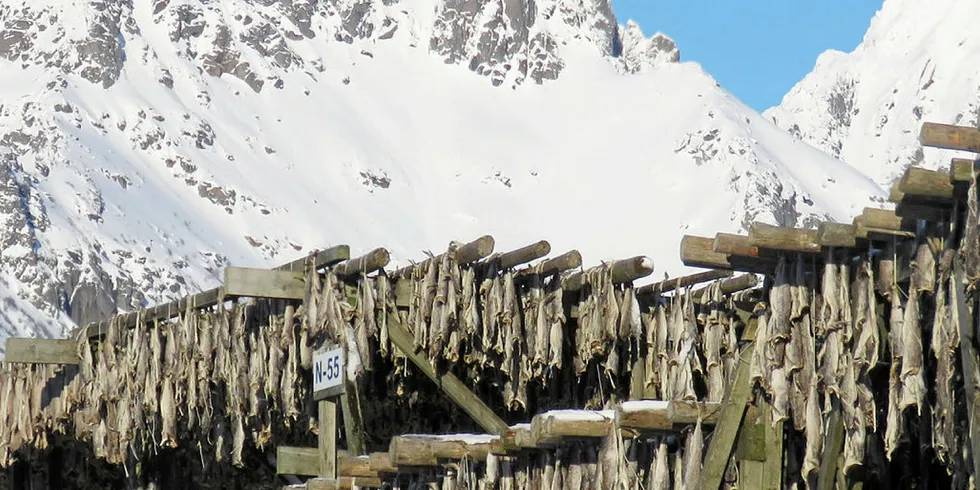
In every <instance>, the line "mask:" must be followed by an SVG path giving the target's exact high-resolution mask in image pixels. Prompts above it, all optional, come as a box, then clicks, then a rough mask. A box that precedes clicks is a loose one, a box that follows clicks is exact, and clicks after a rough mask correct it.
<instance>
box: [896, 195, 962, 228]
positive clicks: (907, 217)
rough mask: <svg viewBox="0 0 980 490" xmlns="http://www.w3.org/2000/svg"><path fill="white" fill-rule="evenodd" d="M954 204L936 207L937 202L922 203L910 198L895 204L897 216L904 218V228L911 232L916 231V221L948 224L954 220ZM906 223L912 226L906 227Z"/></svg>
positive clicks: (907, 197) (906, 197)
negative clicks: (952, 206) (952, 205)
mask: <svg viewBox="0 0 980 490" xmlns="http://www.w3.org/2000/svg"><path fill="white" fill-rule="evenodd" d="M950 204H952V202H951V201H950V202H949V203H947V204H940V205H936V202H935V201H933V202H929V201H922V200H917V199H914V198H910V197H909V196H905V199H902V201H901V202H899V203H897V204H895V215H896V216H898V217H900V218H902V220H903V228H905V229H908V230H909V231H911V230H912V229H914V226H915V225H914V223H915V221H916V220H925V221H940V222H944V223H948V222H949V221H950V220H951V219H952V214H953V213H952V208H951V206H950ZM905 222H909V223H911V224H909V225H905V224H904V223H905Z"/></svg>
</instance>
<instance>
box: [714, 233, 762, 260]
mask: <svg viewBox="0 0 980 490" xmlns="http://www.w3.org/2000/svg"><path fill="white" fill-rule="evenodd" d="M711 249H712V250H713V251H715V252H718V253H721V254H727V255H740V256H743V257H756V258H757V257H759V247H757V246H755V245H753V244H752V242H751V241H750V240H749V237H748V236H746V235H735V234H732V233H716V234H715V240H714V242H713V243H712V244H711Z"/></svg>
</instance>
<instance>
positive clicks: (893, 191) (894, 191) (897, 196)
mask: <svg viewBox="0 0 980 490" xmlns="http://www.w3.org/2000/svg"><path fill="white" fill-rule="evenodd" d="M901 184H902V181H901V179H899V180H896V181H895V182H892V186H891V187H890V188H889V189H888V200H889V201H891V202H898V201H901V200H902V198H904V197H905V193H904V192H902V189H901Z"/></svg>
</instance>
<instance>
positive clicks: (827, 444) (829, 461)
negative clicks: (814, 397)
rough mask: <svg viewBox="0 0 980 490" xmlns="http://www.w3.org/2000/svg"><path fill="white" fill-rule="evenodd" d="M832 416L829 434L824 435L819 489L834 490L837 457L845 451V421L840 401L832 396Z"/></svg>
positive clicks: (818, 482)
mask: <svg viewBox="0 0 980 490" xmlns="http://www.w3.org/2000/svg"><path fill="white" fill-rule="evenodd" d="M830 398H831V402H830V405H831V408H830V415H829V416H828V417H827V429H826V430H827V432H826V434H825V435H824V445H823V454H822V455H821V457H820V469H819V470H817V471H818V473H817V489H818V490H834V481H835V480H836V478H837V463H838V461H837V457H838V456H840V454H841V452H842V451H843V450H844V420H843V415H842V413H841V407H840V399H839V398H837V395H831V397H830Z"/></svg>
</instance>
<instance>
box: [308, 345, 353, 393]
mask: <svg viewBox="0 0 980 490" xmlns="http://www.w3.org/2000/svg"><path fill="white" fill-rule="evenodd" d="M345 360H346V359H344V348H343V347H330V348H328V349H327V350H322V351H319V352H315V353H313V393H314V396H315V397H316V398H326V397H328V396H333V395H339V394H341V393H343V392H344V376H345V368H344V361H345ZM328 390H329V391H328ZM320 392H327V393H323V394H321V393H320ZM318 395H319V396H318Z"/></svg>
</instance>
